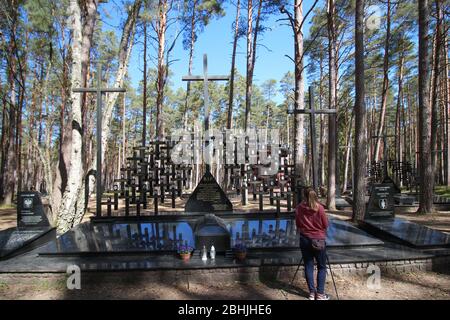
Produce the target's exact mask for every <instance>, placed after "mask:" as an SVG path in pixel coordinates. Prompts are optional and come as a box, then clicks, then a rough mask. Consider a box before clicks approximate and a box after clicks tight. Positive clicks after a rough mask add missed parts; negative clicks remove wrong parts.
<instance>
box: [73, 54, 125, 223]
mask: <svg viewBox="0 0 450 320" xmlns="http://www.w3.org/2000/svg"><path fill="white" fill-rule="evenodd" d="M101 86H102V64H101V63H100V62H98V63H97V88H74V89H73V92H80V93H85V92H96V93H97V170H96V172H95V185H96V208H95V212H96V215H97V216H98V217H100V216H101V214H102V193H103V188H102V180H101V179H102V93H105V92H125V91H126V90H125V89H122V88H102V87H101Z"/></svg>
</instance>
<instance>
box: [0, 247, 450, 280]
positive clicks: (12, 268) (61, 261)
mask: <svg viewBox="0 0 450 320" xmlns="http://www.w3.org/2000/svg"><path fill="white" fill-rule="evenodd" d="M38 251H39V249H37V250H34V251H32V252H29V253H26V254H24V255H21V256H17V257H14V258H12V259H9V260H5V261H0V273H49V272H59V273H66V271H67V267H68V266H70V265H74V264H75V265H77V266H79V267H80V269H81V270H82V271H92V272H97V271H112V272H114V271H152V270H192V269H194V270H195V269H217V268H236V267H258V266H283V265H285V266H292V265H297V264H298V263H299V262H300V259H301V252H300V251H299V250H298V249H295V250H279V249H272V250H262V249H259V250H258V249H255V250H249V252H248V255H247V259H246V260H244V261H236V260H235V259H234V258H232V257H227V256H224V255H220V254H219V255H217V256H216V259H215V260H211V259H208V260H207V261H202V260H201V259H200V256H199V255H194V257H193V258H192V259H191V260H189V261H187V262H184V261H182V260H181V259H180V258H179V257H178V256H177V255H176V254H157V253H149V254H145V255H108V256H98V255H97V256H81V257H80V256H41V255H39V254H38ZM448 254H450V253H447V255H448ZM328 256H329V259H330V262H331V264H343V263H357V262H379V261H399V260H408V259H409V260H413V259H414V260H415V259H426V258H432V257H433V254H429V253H424V252H421V251H419V250H416V249H411V248H408V247H404V246H401V245H392V244H384V245H381V246H368V247H350V248H338V247H334V248H329V249H328Z"/></svg>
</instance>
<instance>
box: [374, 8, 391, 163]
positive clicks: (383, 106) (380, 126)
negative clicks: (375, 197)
mask: <svg viewBox="0 0 450 320" xmlns="http://www.w3.org/2000/svg"><path fill="white" fill-rule="evenodd" d="M390 40H391V1H390V0H387V13H386V39H385V41H384V58H383V89H382V90H383V91H382V93H381V110H380V118H379V120H378V128H377V137H376V144H375V155H374V157H375V158H374V160H375V161H377V162H378V161H379V160H380V145H381V141H382V135H383V132H384V122H385V117H386V105H387V96H388V90H389V43H390Z"/></svg>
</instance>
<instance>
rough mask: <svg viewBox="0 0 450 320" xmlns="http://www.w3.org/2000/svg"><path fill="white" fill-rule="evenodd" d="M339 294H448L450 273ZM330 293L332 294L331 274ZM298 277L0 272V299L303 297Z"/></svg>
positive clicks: (347, 282) (345, 280) (388, 279)
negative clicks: (81, 279)
mask: <svg viewBox="0 0 450 320" xmlns="http://www.w3.org/2000/svg"><path fill="white" fill-rule="evenodd" d="M336 282H337V287H338V292H339V295H340V298H341V299H345V300H348V299H350V300H353V299H364V300H366V299H370V300H378V299H445V300H449V299H450V276H449V275H443V274H437V273H433V272H417V273H404V274H397V275H395V276H394V277H392V276H383V275H382V277H381V288H380V289H369V288H367V285H366V282H367V277H362V276H356V275H354V276H353V275H350V276H349V275H346V276H340V275H337V276H336ZM326 288H327V289H328V292H329V293H330V294H332V295H333V296H334V291H333V286H332V283H331V279H327V287H326ZM305 291H306V286H305V282H304V280H303V279H302V278H301V277H299V278H298V281H296V283H295V284H294V286H292V287H290V286H289V285H287V283H285V282H276V283H274V282H267V283H262V282H256V283H215V284H190V285H189V287H188V285H187V283H180V282H178V283H164V282H158V283H153V282H145V283H130V284H123V283H121V284H116V283H113V282H107V283H105V282H104V283H102V284H83V283H82V288H81V289H80V290H67V289H66V278H65V275H54V274H53V275H51V274H48V275H12V274H3V275H0V299H177V300H183V299H203V300H204V299H219V300H222V299H277V300H284V299H286V300H297V299H305Z"/></svg>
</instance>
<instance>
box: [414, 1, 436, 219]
mask: <svg viewBox="0 0 450 320" xmlns="http://www.w3.org/2000/svg"><path fill="white" fill-rule="evenodd" d="M418 10H419V130H418V132H419V158H420V161H419V167H420V200H419V210H418V212H420V213H431V212H432V211H433V189H434V172H433V164H432V161H431V124H430V101H429V92H428V90H429V89H428V79H429V68H428V67H429V61H430V59H429V52H428V47H429V45H428V43H429V39H428V26H429V19H430V17H429V8H428V0H419V4H418Z"/></svg>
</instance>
